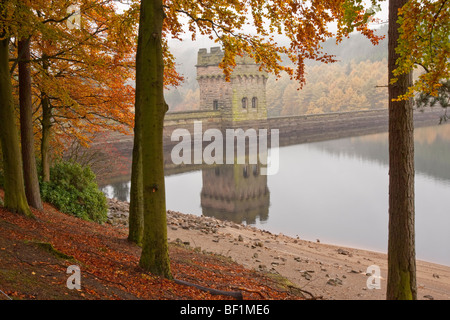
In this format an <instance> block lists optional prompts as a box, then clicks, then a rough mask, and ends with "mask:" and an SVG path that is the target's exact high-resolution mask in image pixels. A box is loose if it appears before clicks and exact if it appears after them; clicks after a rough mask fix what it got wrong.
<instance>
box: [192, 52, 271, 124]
mask: <svg viewBox="0 0 450 320" xmlns="http://www.w3.org/2000/svg"><path fill="white" fill-rule="evenodd" d="M223 57H224V53H223V51H222V50H221V49H220V47H213V48H211V49H210V51H209V52H208V51H207V49H200V50H199V51H198V57H197V66H196V67H197V81H198V84H199V87H200V109H201V110H217V111H220V112H221V115H222V120H223V121H225V122H231V123H239V122H242V121H249V120H250V121H254V120H266V119H267V107H266V82H267V76H268V75H267V73H266V72H264V71H261V70H260V65H258V64H256V63H255V61H254V60H253V59H252V58H251V57H249V56H243V57H237V58H236V66H235V67H234V69H233V72H232V74H231V77H230V81H227V80H226V79H225V75H224V73H223V70H222V69H221V68H220V67H219V64H220V62H221V61H222V59H223Z"/></svg>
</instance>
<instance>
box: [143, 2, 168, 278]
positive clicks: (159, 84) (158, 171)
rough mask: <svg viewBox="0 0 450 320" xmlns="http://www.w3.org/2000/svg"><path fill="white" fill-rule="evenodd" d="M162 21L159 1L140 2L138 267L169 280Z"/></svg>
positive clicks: (165, 108) (162, 13)
mask: <svg viewBox="0 0 450 320" xmlns="http://www.w3.org/2000/svg"><path fill="white" fill-rule="evenodd" d="M163 20H164V11H163V7H162V0H146V1H144V0H143V1H141V10H140V22H139V36H138V47H137V54H136V104H137V105H138V107H137V108H138V110H139V112H140V114H138V115H139V116H141V121H142V122H141V123H142V126H141V127H138V129H140V130H142V135H141V137H140V138H141V139H142V172H143V192H144V237H143V242H142V254H141V259H140V262H139V265H140V266H141V267H142V268H143V269H145V270H147V271H150V272H152V273H154V274H156V275H159V276H163V277H166V278H171V277H172V276H171V272H170V263H169V254H168V244H167V221H166V197H165V185H164V159H163V127H164V115H165V113H166V111H167V104H166V103H165V101H164V91H163V90H164V85H163V76H164V61H163V51H162V45H161V40H162V39H161V37H162V26H163ZM144 124H145V125H144Z"/></svg>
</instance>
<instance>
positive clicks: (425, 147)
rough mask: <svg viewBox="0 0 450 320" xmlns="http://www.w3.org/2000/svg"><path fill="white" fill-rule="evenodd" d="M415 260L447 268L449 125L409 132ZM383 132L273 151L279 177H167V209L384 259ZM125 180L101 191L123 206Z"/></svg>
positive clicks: (230, 173)
mask: <svg viewBox="0 0 450 320" xmlns="http://www.w3.org/2000/svg"><path fill="white" fill-rule="evenodd" d="M415 159H416V181H415V193H416V255H417V258H418V259H421V260H427V261H431V262H435V263H440V264H444V265H448V266H450V125H449V124H444V125H440V126H434V127H425V128H418V129H416V130H415ZM388 174H389V167H388V136H387V133H381V134H373V135H367V136H360V137H352V138H345V139H339V140H329V141H323V142H315V143H305V144H299V145H293V146H288V147H281V148H280V150H279V171H278V173H277V174H275V175H270V176H262V175H260V174H259V167H258V166H256V165H242V164H235V165H215V166H205V167H204V168H203V169H199V170H195V171H190V172H187V173H181V174H176V175H170V176H167V177H166V197H167V200H166V203H167V209H168V210H174V211H180V212H183V213H190V214H195V215H202V214H203V215H206V216H214V217H217V218H219V219H225V220H232V221H235V222H239V223H243V224H248V225H252V226H255V227H258V228H261V229H264V230H268V231H270V232H272V233H283V234H286V235H289V236H293V237H297V236H298V237H299V238H301V239H305V240H311V241H316V239H320V241H321V242H323V243H330V244H336V245H342V246H349V247H354V248H361V249H369V250H374V251H379V252H386V250H387V241H388V230H387V228H388V180H389V176H388ZM129 186H130V182H129V181H123V182H118V183H115V184H112V185H108V186H106V187H103V191H104V192H105V194H106V195H107V196H109V197H115V198H117V199H119V200H126V201H128V200H129Z"/></svg>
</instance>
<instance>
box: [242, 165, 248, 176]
mask: <svg viewBox="0 0 450 320" xmlns="http://www.w3.org/2000/svg"><path fill="white" fill-rule="evenodd" d="M242 171H243V172H242V173H243V176H244V178H248V165H245V166H244V168H243V170H242Z"/></svg>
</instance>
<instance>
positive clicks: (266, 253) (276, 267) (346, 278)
mask: <svg viewBox="0 0 450 320" xmlns="http://www.w3.org/2000/svg"><path fill="white" fill-rule="evenodd" d="M108 205H109V212H108V216H109V223H111V224H112V225H114V226H116V227H118V228H124V229H126V228H127V223H128V222H127V221H128V203H127V202H122V201H118V200H115V199H109V200H108ZM167 226H168V230H167V232H168V240H169V242H178V243H183V244H185V245H188V246H190V247H192V248H194V249H196V250H201V251H206V252H213V253H216V254H220V255H223V256H225V257H228V258H231V259H232V260H234V261H236V262H237V263H239V264H241V265H243V266H245V267H246V268H249V269H254V270H260V271H266V272H271V273H274V274H280V275H282V276H283V277H285V278H287V279H289V281H291V282H292V283H293V284H294V285H296V286H298V287H300V288H301V289H303V290H306V291H308V292H310V293H311V294H312V295H313V296H314V297H316V298H322V299H337V300H377V299H385V291H386V277H387V255H386V254H384V253H381V252H375V251H368V250H362V249H356V248H348V247H343V246H337V245H333V244H325V243H319V242H313V241H308V240H302V239H298V238H293V237H289V236H286V235H283V234H278V235H277V234H273V233H271V232H269V231H265V230H261V229H258V228H256V227H252V226H245V225H242V224H237V223H234V222H229V221H223V220H219V219H216V218H212V217H205V216H196V215H192V214H184V213H180V212H175V211H170V210H169V211H168V212H167ZM373 265H376V266H379V268H380V271H381V273H380V275H381V278H380V289H369V288H368V287H367V281H368V279H369V277H370V274H368V273H367V272H368V267H370V266H373ZM372 279H373V278H372ZM417 286H418V299H422V300H433V299H435V300H450V267H448V266H445V265H440V264H435V263H431V262H426V261H421V260H417Z"/></svg>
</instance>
